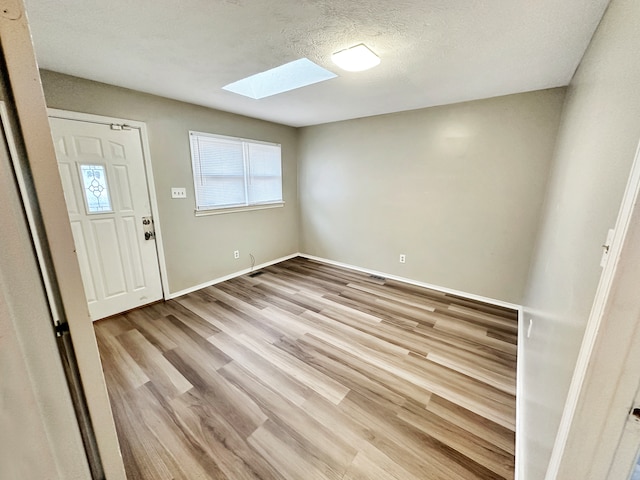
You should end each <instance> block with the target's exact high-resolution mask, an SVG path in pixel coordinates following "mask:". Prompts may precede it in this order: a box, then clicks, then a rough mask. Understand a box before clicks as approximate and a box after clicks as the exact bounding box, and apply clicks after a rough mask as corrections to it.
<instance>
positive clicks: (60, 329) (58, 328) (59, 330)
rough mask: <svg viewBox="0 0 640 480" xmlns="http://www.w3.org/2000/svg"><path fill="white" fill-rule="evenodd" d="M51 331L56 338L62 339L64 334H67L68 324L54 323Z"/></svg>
mask: <svg viewBox="0 0 640 480" xmlns="http://www.w3.org/2000/svg"><path fill="white" fill-rule="evenodd" d="M53 330H54V331H55V332H56V337H62V336H63V335H64V334H66V333H69V324H68V323H67V322H64V323H62V322H60V320H57V321H56V324H55V326H54V327H53Z"/></svg>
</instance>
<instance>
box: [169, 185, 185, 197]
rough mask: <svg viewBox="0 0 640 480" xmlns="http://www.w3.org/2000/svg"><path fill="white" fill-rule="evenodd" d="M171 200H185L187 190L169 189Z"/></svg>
mask: <svg viewBox="0 0 640 480" xmlns="http://www.w3.org/2000/svg"><path fill="white" fill-rule="evenodd" d="M171 198H187V189H186V188H177V187H171Z"/></svg>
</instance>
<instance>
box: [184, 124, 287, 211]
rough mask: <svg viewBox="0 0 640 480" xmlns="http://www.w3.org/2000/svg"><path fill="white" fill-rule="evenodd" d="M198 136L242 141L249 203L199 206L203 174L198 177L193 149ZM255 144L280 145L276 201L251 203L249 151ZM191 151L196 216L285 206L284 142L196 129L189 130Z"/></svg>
mask: <svg viewBox="0 0 640 480" xmlns="http://www.w3.org/2000/svg"><path fill="white" fill-rule="evenodd" d="M194 136H197V137H209V138H213V139H218V140H223V141H230V142H234V143H240V144H241V146H242V152H243V164H244V166H243V179H244V184H245V198H246V201H247V203H245V204H235V205H222V206H210V207H201V208H198V187H197V182H198V180H199V179H200V178H201V177H202V175H200V176H199V177H198V175H197V172H200V165H199V162H197V161H196V155H194V151H193V140H192V139H193V137H194ZM250 144H253V145H267V146H271V147H278V149H279V150H280V177H279V178H280V194H281V195H280V197H281V199H280V200H275V201H269V202H256V203H249V195H248V192H247V180H248V175H249V170H248V161H249V160H248V158H249V155H248V151H249V145H250ZM189 151H190V155H191V173H192V178H193V187H194V202H195V207H196V208H195V210H194V211H195V216H196V217H200V216H206V215H219V214H225V213H235V212H244V211H251V210H265V209H269V208H279V207H283V206H284V205H285V201H284V188H283V173H282V144H280V143H275V142H267V141H264V140H254V139H250V138H243V137H232V136H229V135H219V134H216V133H207V132H199V131H195V130H189Z"/></svg>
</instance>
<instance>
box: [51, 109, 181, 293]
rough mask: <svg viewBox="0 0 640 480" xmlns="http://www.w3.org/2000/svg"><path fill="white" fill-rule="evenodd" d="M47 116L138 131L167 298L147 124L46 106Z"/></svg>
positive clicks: (167, 288)
mask: <svg viewBox="0 0 640 480" xmlns="http://www.w3.org/2000/svg"><path fill="white" fill-rule="evenodd" d="M47 112H48V114H49V117H52V118H62V119H65V120H78V121H81V122H88V123H99V124H102V125H112V124H116V125H127V126H129V127H132V128H135V129H137V130H138V131H139V132H140V142H141V144H142V156H143V158H144V169H145V172H146V176H147V188H148V190H149V201H150V204H151V214H152V216H153V219H154V230H155V238H156V251H157V255H158V265H159V266H160V281H161V282H162V297H163V298H164V299H165V300H168V299H169V281H168V277H167V262H166V260H165V257H164V247H163V243H162V231H161V228H160V223H161V222H160V213H159V210H158V200H157V198H156V187H155V183H154V180H153V167H152V165H151V153H150V149H149V137H148V136H147V124H146V123H144V122H139V121H136V120H127V119H123V118H115V117H105V116H102V115H94V114H90V113H81V112H72V111H68V110H60V109H57V108H48V109H47Z"/></svg>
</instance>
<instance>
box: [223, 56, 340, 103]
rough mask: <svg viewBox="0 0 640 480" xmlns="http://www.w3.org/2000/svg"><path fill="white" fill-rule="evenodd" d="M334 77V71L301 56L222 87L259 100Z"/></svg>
mask: <svg viewBox="0 0 640 480" xmlns="http://www.w3.org/2000/svg"><path fill="white" fill-rule="evenodd" d="M335 77H337V75H336V74H335V73H333V72H330V71H329V70H326V69H324V68H322V67H321V66H320V65H316V64H315V63H313V62H312V61H311V60H309V59H308V58H301V59H300V60H295V61H293V62H289V63H285V64H284V65H280V66H279V67H276V68H272V69H271V70H267V71H265V72H261V73H256V74H255V75H251V76H250V77H247V78H243V79H242V80H238V81H237V82H233V83H230V84H229V85H225V86H224V87H222V88H223V90H227V91H228V92H233V93H237V94H238V95H244V96H245V97H249V98H253V99H254V100H260V99H261V98H266V97H270V96H272V95H277V94H279V93H284V92H289V91H291V90H295V89H297V88H302V87H306V86H308V85H313V84H314V83H319V82H324V81H326V80H331V79H332V78H335Z"/></svg>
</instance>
